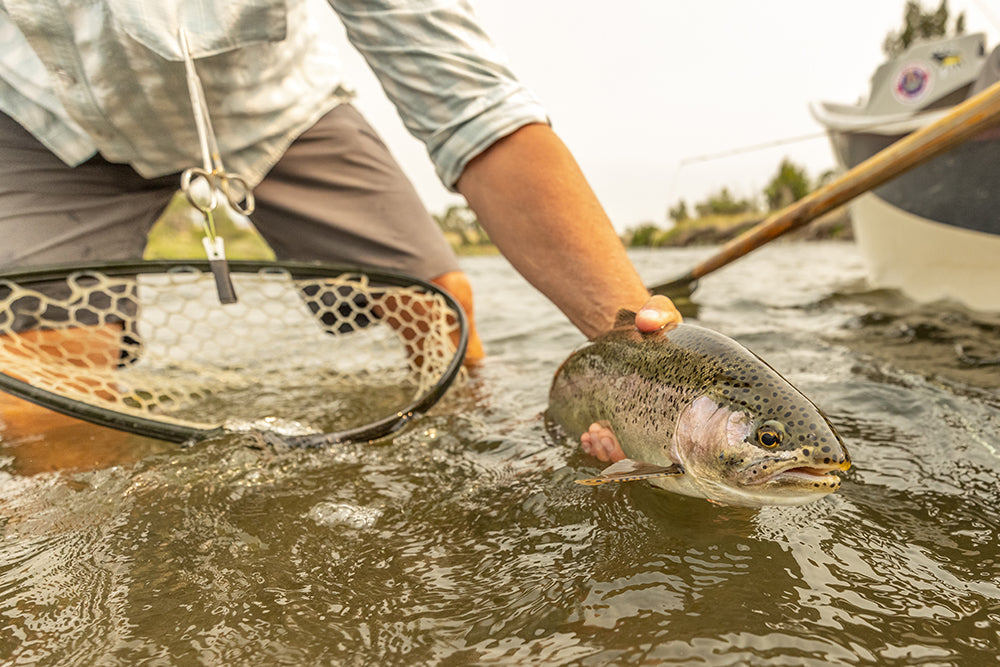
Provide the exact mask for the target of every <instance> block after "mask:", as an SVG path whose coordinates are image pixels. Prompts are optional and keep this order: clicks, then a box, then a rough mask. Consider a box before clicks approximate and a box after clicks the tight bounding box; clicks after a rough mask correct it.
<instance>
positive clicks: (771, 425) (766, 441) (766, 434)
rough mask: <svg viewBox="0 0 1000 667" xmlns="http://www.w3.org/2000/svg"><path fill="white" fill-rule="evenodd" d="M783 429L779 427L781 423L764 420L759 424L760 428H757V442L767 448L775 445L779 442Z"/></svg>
mask: <svg viewBox="0 0 1000 667" xmlns="http://www.w3.org/2000/svg"><path fill="white" fill-rule="evenodd" d="M783 431H784V429H783V428H781V424H777V423H775V422H771V421H768V422H764V423H763V424H761V426H760V428H759V429H757V442H758V443H760V445H761V446H762V447H767V448H768V449H770V448H773V447H777V446H778V445H780V444H781V435H782V432H783Z"/></svg>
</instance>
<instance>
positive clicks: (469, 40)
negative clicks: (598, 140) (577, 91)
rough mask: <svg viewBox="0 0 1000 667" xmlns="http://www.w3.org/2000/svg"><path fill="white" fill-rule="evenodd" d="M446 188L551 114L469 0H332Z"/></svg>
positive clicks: (352, 36) (348, 30)
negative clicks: (478, 159)
mask: <svg viewBox="0 0 1000 667" xmlns="http://www.w3.org/2000/svg"><path fill="white" fill-rule="evenodd" d="M329 2H330V5H331V6H332V7H333V9H334V10H335V11H336V12H337V14H338V15H339V16H340V18H341V20H342V21H343V23H344V26H345V27H346V29H347V36H348V39H350V40H351V43H353V44H354V46H355V47H356V48H357V49H358V50H359V51H360V52H361V55H362V56H364V58H365V60H366V61H367V62H368V64H369V66H370V67H371V68H372V70H373V71H374V72H375V75H376V76H377V77H378V79H379V82H380V83H381V84H382V88H383V89H384V90H385V92H386V95H388V96H389V99H390V100H391V101H392V103H393V104H394V105H395V106H396V109H397V110H398V111H399V114H400V117H401V118H402V119H403V123H404V124H405V125H406V127H407V129H408V130H409V131H410V132H411V133H412V134H413V135H414V136H415V137H417V138H418V139H419V140H420V141H422V142H423V143H424V145H426V146H427V152H428V153H429V154H430V157H431V160H432V161H433V163H434V166H435V168H436V169H437V173H438V176H439V177H440V178H441V181H442V183H444V185H445V186H446V187H448V188H454V185H455V182H456V181H457V180H458V178H459V176H461V175H462V171H463V170H464V169H465V165H466V164H467V163H468V162H469V160H471V159H472V158H474V157H475V156H477V155H478V154H479V153H481V152H482V151H483V150H485V149H486V148H488V147H489V146H490V145H491V144H493V143H494V142H495V141H497V140H498V139H501V138H502V137H504V136H506V135H508V134H510V133H511V132H513V131H515V130H516V129H518V128H519V127H522V126H524V125H527V124H529V123H547V122H548V118H547V116H546V114H545V109H544V108H543V107H542V105H541V103H540V102H539V101H538V99H537V98H536V97H535V95H534V94H533V93H532V92H531V91H530V90H528V89H527V88H525V87H524V86H523V85H522V84H521V83H520V82H519V81H518V80H517V79H516V78H515V77H514V75H513V73H512V72H511V71H510V68H509V67H508V65H507V62H506V58H505V57H504V56H503V55H502V54H501V53H500V51H499V50H498V49H497V48H496V46H495V45H494V44H493V42H492V41H490V39H489V37H487V36H486V34H485V33H484V32H483V30H482V28H480V27H479V25H478V23H477V21H476V17H475V13H474V12H473V10H472V8H471V7H470V5H469V3H468V2H466V1H465V0H378V1H373V0H329Z"/></svg>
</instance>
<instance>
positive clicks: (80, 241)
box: [0, 104, 458, 280]
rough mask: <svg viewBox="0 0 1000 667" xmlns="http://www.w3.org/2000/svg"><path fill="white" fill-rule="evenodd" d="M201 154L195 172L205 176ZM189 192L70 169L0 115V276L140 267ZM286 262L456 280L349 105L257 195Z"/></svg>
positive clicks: (95, 166) (102, 163)
mask: <svg viewBox="0 0 1000 667" xmlns="http://www.w3.org/2000/svg"><path fill="white" fill-rule="evenodd" d="M200 162H201V160H200V157H199V156H198V154H197V146H192V155H191V164H192V166H200ZM179 184H180V175H179V174H172V175H169V176H164V177H160V178H155V179H145V178H142V177H141V176H139V175H138V174H137V173H136V172H135V171H133V170H132V168H131V167H129V166H127V165H121V164H112V163H110V162H108V161H107V160H104V159H103V158H102V157H100V156H96V157H94V158H91V159H90V160H88V161H87V162H85V163H83V164H82V165H79V166H77V167H68V166H66V165H65V164H64V163H63V162H62V161H61V160H59V158H57V157H56V156H55V155H53V154H52V153H51V152H50V151H49V150H48V149H46V148H45V147H44V146H43V145H42V144H40V143H39V142H38V141H37V140H36V139H35V138H34V137H33V136H32V135H31V134H30V133H28V132H27V131H26V130H24V128H22V127H21V126H20V125H19V124H18V123H17V122H15V121H14V120H12V119H11V118H9V117H8V116H6V115H4V114H2V113H0V238H2V241H0V268H15V267H19V266H40V265H45V264H66V263H74V262H81V261H96V260H133V259H140V258H141V257H142V253H143V249H144V248H145V245H146V236H147V234H148V233H149V230H150V228H151V227H152V226H153V223H155V222H156V220H157V219H158V218H159V216H160V215H161V213H162V212H163V210H164V208H166V206H167V204H168V203H169V202H170V199H171V198H172V197H173V195H174V193H175V192H176V191H177V189H178V187H179ZM254 196H255V198H256V200H257V209H256V211H255V212H254V214H253V216H252V220H253V223H254V226H255V227H256V228H257V230H258V231H259V232H260V233H261V235H262V236H263V237H264V239H265V240H266V241H267V242H268V244H269V245H270V246H271V248H272V249H273V250H274V252H275V254H276V256H277V257H278V259H284V260H303V261H321V262H343V263H349V264H361V265H366V266H372V267H379V268H383V269H388V270H392V271H398V272H401V273H405V274H408V275H412V276H416V277H418V278H422V279H425V280H428V279H431V278H435V277H437V276H439V275H441V274H444V273H447V272H449V271H454V270H457V269H458V262H457V260H456V259H455V255H454V253H453V252H452V250H451V248H450V246H449V245H448V243H447V242H446V241H445V239H444V238H443V236H442V235H441V232H440V230H439V228H438V225H437V223H436V222H435V221H434V219H433V218H432V217H431V216H430V215H429V214H428V213H427V210H426V209H425V208H424V206H423V204H422V203H421V202H420V199H419V197H418V196H417V194H416V192H415V191H414V189H413V186H412V185H411V184H410V182H409V180H408V179H407V178H406V176H405V175H404V174H403V172H402V171H401V170H400V168H399V166H398V165H397V164H396V162H395V160H394V159H393V158H392V155H391V154H390V153H389V150H388V148H386V146H385V144H383V143H382V141H381V140H380V139H379V137H378V135H377V134H376V133H375V131H374V130H373V129H372V128H371V127H370V126H369V125H368V123H367V122H366V121H365V120H364V118H362V116H361V114H359V113H358V111H357V110H356V109H355V108H354V107H353V106H351V105H349V104H343V105H340V106H338V107H336V108H335V109H333V110H332V111H331V112H329V113H328V114H326V115H325V116H324V117H323V118H322V119H320V121H319V122H317V123H316V125H314V126H313V127H312V128H310V129H309V130H308V131H306V132H305V133H304V134H303V135H302V136H300V137H299V138H298V139H297V140H296V141H295V142H294V143H293V144H292V145H291V147H290V148H289V149H288V151H287V152H286V153H285V155H284V156H283V157H282V158H281V160H280V161H279V162H278V163H277V164H276V165H275V166H274V168H273V169H272V170H271V171H270V172H269V173H268V175H267V176H266V177H265V178H264V180H263V181H262V182H261V183H260V184H259V185H258V186H257V187H256V188H255V189H254Z"/></svg>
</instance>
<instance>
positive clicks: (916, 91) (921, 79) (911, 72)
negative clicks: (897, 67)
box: [893, 65, 931, 104]
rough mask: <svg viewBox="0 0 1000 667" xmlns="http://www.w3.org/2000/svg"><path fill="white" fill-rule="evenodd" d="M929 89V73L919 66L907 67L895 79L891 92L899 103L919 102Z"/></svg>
mask: <svg viewBox="0 0 1000 667" xmlns="http://www.w3.org/2000/svg"><path fill="white" fill-rule="evenodd" d="M930 87H931V73H930V72H929V71H928V70H927V69H926V68H924V67H921V66H920V65H907V66H906V67H904V68H903V69H902V70H901V71H900V73H899V75H898V76H897V77H896V85H895V86H894V87H893V92H894V93H895V94H896V99H898V100H899V101H900V102H905V103H908V104H912V103H914V102H919V101H920V99H921V98H923V96H924V95H926V94H927V91H928V90H930Z"/></svg>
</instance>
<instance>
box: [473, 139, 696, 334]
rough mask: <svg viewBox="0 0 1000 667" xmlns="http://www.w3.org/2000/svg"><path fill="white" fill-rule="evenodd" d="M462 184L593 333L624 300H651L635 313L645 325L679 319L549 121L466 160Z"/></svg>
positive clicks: (503, 243) (517, 257)
mask: <svg viewBox="0 0 1000 667" xmlns="http://www.w3.org/2000/svg"><path fill="white" fill-rule="evenodd" d="M456 188H457V189H458V191H459V192H461V193H462V195H464V196H465V198H466V200H467V201H468V202H469V205H470V206H471V207H472V209H473V210H474V211H475V212H476V214H477V215H478V216H479V221H480V223H481V224H482V225H483V227H484V228H485V229H486V231H487V232H488V233H489V235H490V238H491V239H492V240H493V242H494V243H496V245H497V247H498V248H499V249H500V251H501V252H502V253H503V254H504V255H505V256H506V257H507V259H508V260H509V261H510V262H511V264H513V265H514V267H515V268H516V269H517V270H518V271H519V272H520V273H521V275H523V276H524V277H525V278H526V279H527V280H528V282H530V283H531V284H532V285H534V286H535V287H536V288H538V289H539V290H540V291H541V292H542V293H543V294H545V296H547V297H548V298H549V299H550V300H551V301H552V302H553V303H555V304H556V306H558V307H559V308H560V309H561V310H562V311H563V313H565V314H566V316H567V317H568V318H569V319H570V321H571V322H573V324H575V325H576V326H577V328H579V329H580V331H582V332H583V333H584V335H586V336H587V337H588V338H593V337H594V336H596V335H597V334H599V333H601V332H602V331H606V330H607V329H609V328H610V327H611V325H612V323H613V322H614V318H615V314H616V313H617V312H618V310H619V309H620V308H629V309H631V310H635V311H639V312H640V313H642V311H643V307H644V306H647V304H650V303H651V304H652V306H649V307H647V308H646V312H645V313H643V314H642V315H641V316H640V317H639V318H637V321H639V323H640V327H641V328H643V324H642V323H643V322H647V324H646V325H645V328H649V327H650V326H652V328H654V329H655V328H658V326H662V325H663V324H666V323H667V322H670V321H679V320H680V314H679V313H677V310H676V309H675V308H674V306H673V304H672V303H670V301H669V300H668V299H666V298H664V297H658V298H656V299H655V300H651V299H650V296H649V292H648V291H647V290H646V288H645V286H644V285H643V284H642V280H641V279H640V278H639V275H638V273H637V272H636V270H635V268H634V267H633V266H632V262H631V261H630V260H629V258H628V256H627V255H626V254H625V248H624V246H623V245H622V243H621V241H620V240H619V238H618V235H617V233H616V232H615V230H614V227H613V226H612V225H611V221H610V220H609V219H608V216H607V214H606V213H605V212H604V209H603V208H602V207H601V204H600V203H599V202H598V201H597V197H596V196H595V194H594V192H593V191H592V190H591V188H590V185H589V184H588V183H587V181H586V179H585V178H584V176H583V173H582V172H581V171H580V168H579V166H578V165H577V163H576V160H574V158H573V156H572V155H571V154H570V152H569V150H568V149H567V148H566V146H565V145H564V144H563V142H562V141H561V140H560V139H559V137H557V136H556V134H555V133H554V132H553V131H552V129H551V128H550V127H549V126H548V125H542V124H531V125H526V126H524V127H522V128H520V129H519V130H516V131H515V132H513V133H512V134H509V135H507V136H506V137H504V138H503V139H500V140H499V141H497V142H496V143H494V144H493V145H492V146H490V147H489V148H487V149H486V150H485V151H484V152H482V153H481V154H479V155H478V156H477V157H475V158H473V159H472V160H471V161H470V162H469V163H468V165H466V167H465V170H464V171H463V172H462V175H461V177H460V178H459V180H458V182H457V183H456ZM650 308H652V309H653V310H652V311H650ZM650 322H660V324H659V325H658V326H653V325H652V324H649V323H650Z"/></svg>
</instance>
